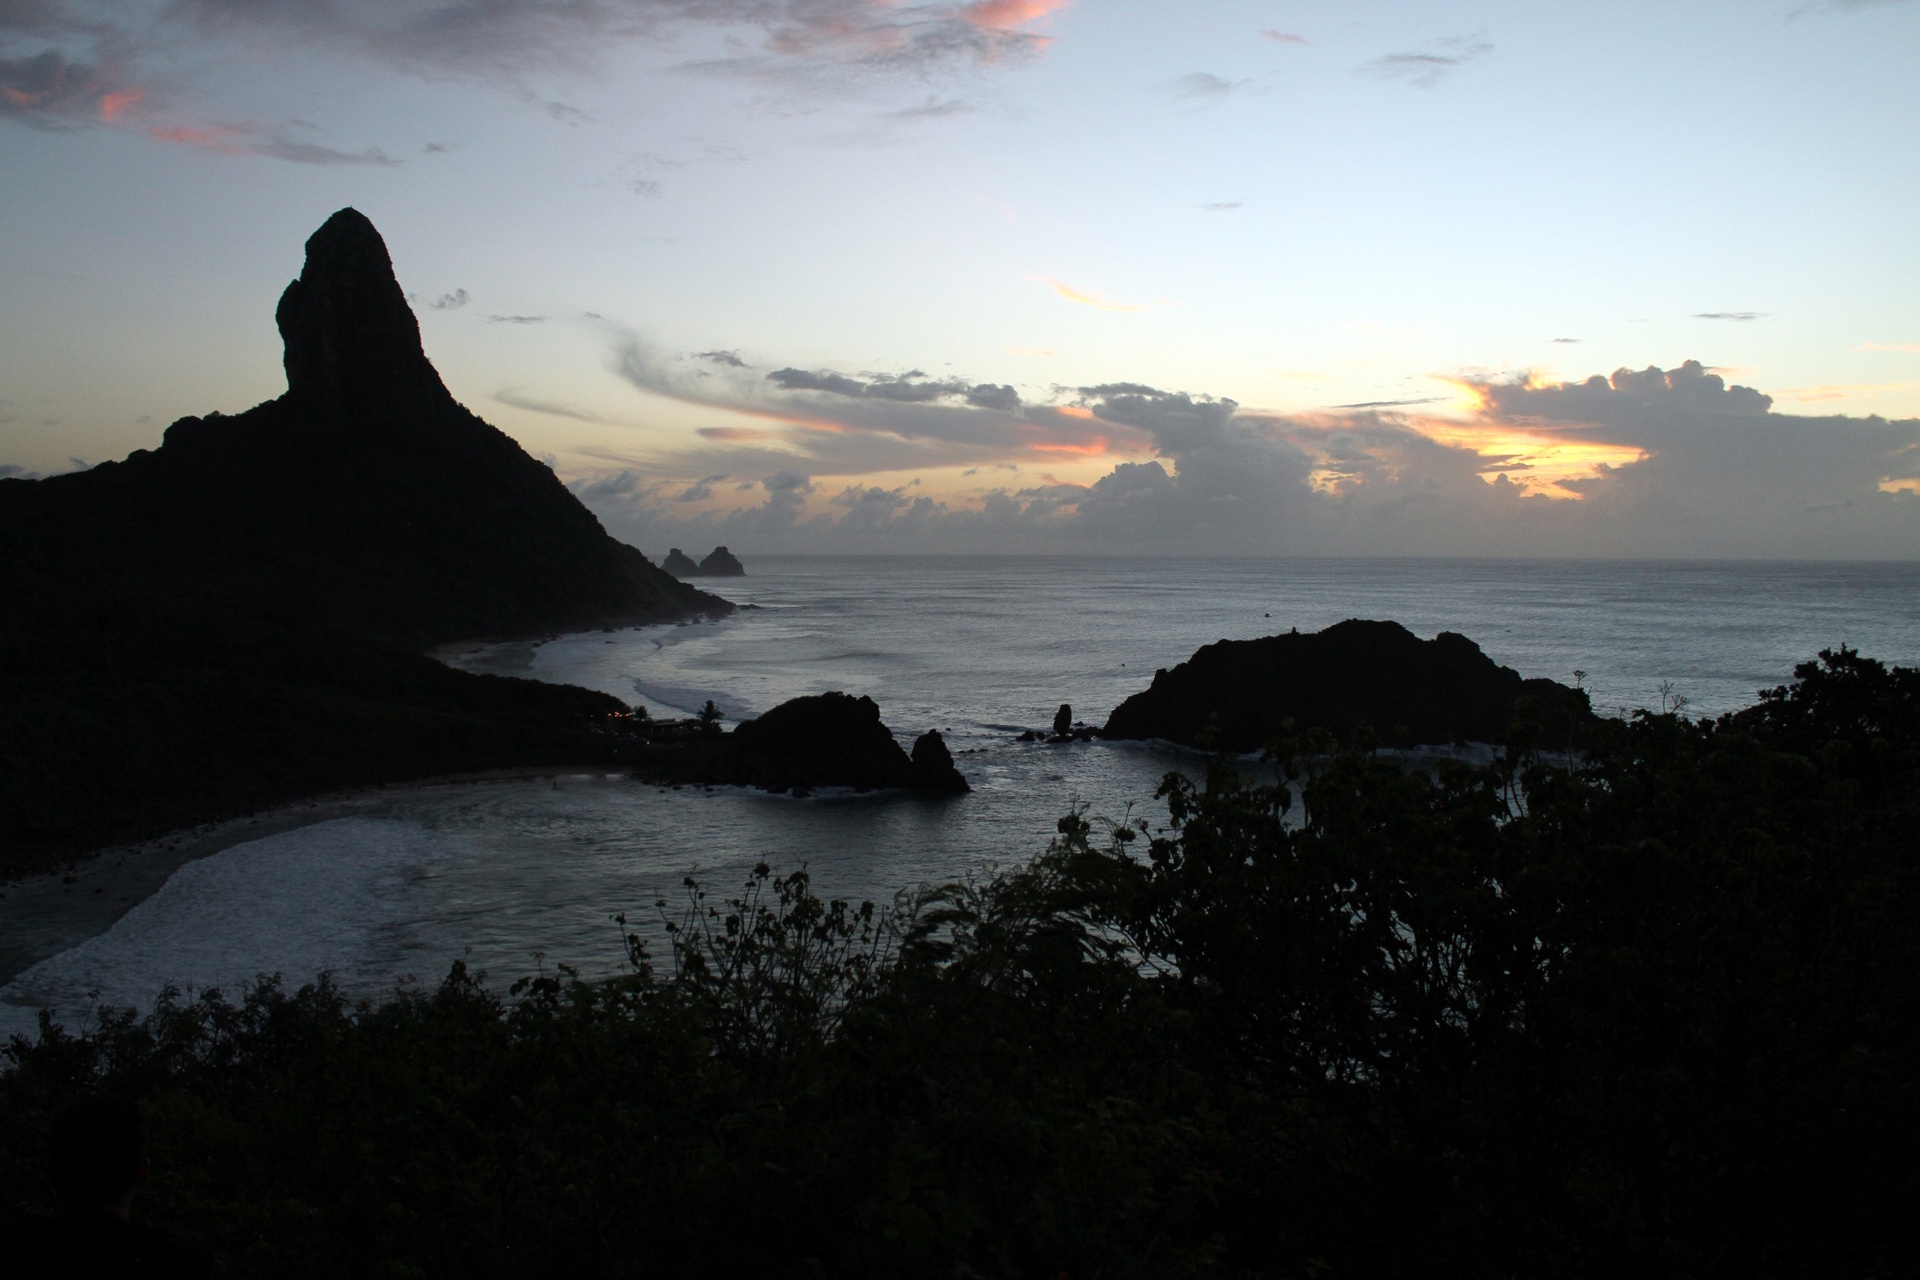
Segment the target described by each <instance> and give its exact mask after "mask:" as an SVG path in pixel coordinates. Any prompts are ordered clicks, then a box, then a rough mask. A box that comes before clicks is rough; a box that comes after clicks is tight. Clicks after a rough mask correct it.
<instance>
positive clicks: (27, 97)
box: [0, 21, 146, 129]
mask: <svg viewBox="0 0 1920 1280" xmlns="http://www.w3.org/2000/svg"><path fill="white" fill-rule="evenodd" d="M10 25H13V24H12V23H9V22H4V21H0V35H4V32H5V30H6V28H7V27H8V26H10ZM4 52H5V45H4V44H0V53H4ZM119 64H120V60H119V59H116V58H107V59H98V60H95V61H90V62H83V61H79V60H77V59H75V58H73V57H70V56H69V55H68V54H67V53H65V52H64V51H62V50H60V49H42V50H40V51H39V52H37V53H34V54H32V55H30V56H26V57H18V58H7V57H0V118H4V119H8V120H13V121H16V122H18V123H20V124H25V125H29V126H31V127H33V128H36V129H71V128H79V127H83V126H85V125H89V124H98V123H106V122H112V121H114V120H117V119H119V118H120V117H122V116H124V115H125V114H127V112H128V111H129V110H130V109H131V108H133V107H134V106H136V105H137V104H138V103H139V102H140V101H141V99H142V98H144V97H145V96H146V90H145V89H143V88H141V87H139V86H138V85H134V84H130V83H128V82H127V81H126V79H125V76H126V74H127V73H126V69H125V67H124V66H123V65H119Z"/></svg>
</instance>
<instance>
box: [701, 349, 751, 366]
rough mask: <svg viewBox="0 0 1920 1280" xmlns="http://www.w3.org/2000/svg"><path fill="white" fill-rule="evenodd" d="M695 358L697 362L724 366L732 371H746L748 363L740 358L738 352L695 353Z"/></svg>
mask: <svg viewBox="0 0 1920 1280" xmlns="http://www.w3.org/2000/svg"><path fill="white" fill-rule="evenodd" d="M693 358H694V359H695V360H705V361H708V362H709V363H712V364H724V365H726V366H727V367H728V368H732V369H744V368H746V367H747V362H746V361H745V360H742V359H741V358H740V353H739V352H738V351H696V352H694V353H693Z"/></svg>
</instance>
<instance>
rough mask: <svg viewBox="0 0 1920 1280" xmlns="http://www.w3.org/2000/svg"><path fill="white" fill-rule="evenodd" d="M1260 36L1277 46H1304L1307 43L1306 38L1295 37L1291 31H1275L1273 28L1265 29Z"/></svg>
mask: <svg viewBox="0 0 1920 1280" xmlns="http://www.w3.org/2000/svg"><path fill="white" fill-rule="evenodd" d="M1260 34H1261V35H1263V36H1265V37H1266V38H1267V39H1269V40H1271V41H1273V42H1274V43H1275V44H1294V45H1304V44H1306V43H1307V38H1306V37H1305V36H1297V35H1294V34H1293V33H1292V32H1291V31H1275V30H1274V29H1273V28H1272V27H1263V28H1262V29H1261V31H1260Z"/></svg>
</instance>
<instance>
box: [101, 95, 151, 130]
mask: <svg viewBox="0 0 1920 1280" xmlns="http://www.w3.org/2000/svg"><path fill="white" fill-rule="evenodd" d="M146 96H147V91H146V90H145V89H116V90H115V91H113V92H112V93H106V94H102V95H101V96H100V118H101V119H102V120H105V121H107V122H108V123H109V124H111V123H112V122H113V121H115V120H118V119H119V118H120V116H121V115H122V114H123V113H125V112H127V111H129V110H131V109H132V108H134V107H137V106H139V105H140V101H141V99H143V98H145V97H146Z"/></svg>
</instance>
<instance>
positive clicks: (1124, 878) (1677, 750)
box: [0, 650, 1920, 1277]
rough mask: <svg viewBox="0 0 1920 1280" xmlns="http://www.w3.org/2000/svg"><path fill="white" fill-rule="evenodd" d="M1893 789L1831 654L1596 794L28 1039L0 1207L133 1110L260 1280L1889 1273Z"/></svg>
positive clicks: (1912, 1074) (1876, 682) (711, 913)
mask: <svg viewBox="0 0 1920 1280" xmlns="http://www.w3.org/2000/svg"><path fill="white" fill-rule="evenodd" d="M1289 780H1291V782H1292V785H1288V784H1289ZM1916 784H1920V673H1915V672H1912V671H1906V670H1900V669H1894V670H1888V669H1885V668H1883V667H1882V666H1881V665H1880V664H1878V663H1875V662H1871V661H1868V660H1865V659H1862V658H1860V657H1858V656H1857V655H1855V654H1853V653H1851V652H1848V651H1845V650H1842V651H1840V652H1839V653H1832V654H1823V655H1822V660H1821V661H1820V662H1819V663H1815V664H1808V665H1806V666H1803V667H1802V668H1800V669H1799V671H1798V672H1797V679H1796V681H1795V683H1794V684H1792V685H1791V686H1787V687H1783V688H1782V689H1780V690H1777V691H1775V692H1774V693H1772V694H1770V695H1767V696H1766V697H1764V698H1763V699H1762V701H1761V702H1760V704H1759V705H1757V706H1755V707H1754V708H1751V709H1749V710H1748V711H1745V712H1742V713H1740V714H1739V715H1736V716H1732V717H1727V718H1723V719H1722V720H1720V721H1719V722H1718V723H1714V724H1709V723H1705V722H1688V721H1686V720H1683V719H1681V718H1678V717H1676V716H1672V715H1652V714H1646V713H1642V714H1640V715H1639V716H1637V717H1636V718H1635V719H1633V720H1632V721H1631V722H1614V723H1610V724H1609V725H1608V726H1606V727H1604V729H1603V731H1602V733H1601V734H1600V736H1599V737H1598V738H1597V739H1596V740H1595V741H1594V742H1593V744H1592V748H1591V750H1590V752H1589V753H1588V754H1587V755H1586V756H1585V757H1583V758H1581V759H1579V760H1567V759H1565V758H1563V757H1561V756H1558V755H1553V754H1545V753H1536V752H1534V751H1532V750H1530V748H1529V743H1528V741H1527V735H1526V732H1525V730H1524V728H1523V729H1522V730H1520V731H1519V732H1518V733H1517V734H1516V739H1515V741H1514V742H1513V743H1512V745H1511V746H1510V748H1509V750H1508V751H1507V753H1506V754H1505V755H1504V756H1503V757H1502V758H1501V759H1499V760H1497V761H1496V762H1495V763H1493V764H1491V765H1489V766H1487V767H1484V768H1470V767H1467V766H1465V765H1458V764H1449V765H1444V766H1442V767H1441V768H1440V769H1439V770H1438V771H1437V772H1436V773H1434V774H1432V775H1429V774H1426V773H1422V772H1406V771H1403V770H1402V769H1401V768H1399V767H1397V766H1396V765H1394V764H1393V763H1392V762H1390V761H1388V760H1385V759H1382V758H1380V757H1378V756H1376V755H1374V754H1373V753H1372V752H1371V751H1370V750H1368V749H1367V744H1366V742H1365V741H1364V740H1362V741H1358V742H1354V743H1350V744H1347V745H1346V746H1345V747H1343V748H1341V749H1339V750H1337V751H1336V750H1331V749H1330V748H1329V744H1326V743H1324V742H1320V743H1305V744H1302V743H1291V744H1278V746H1277V749H1276V751H1275V752H1274V753H1273V758H1272V761H1271V769H1270V770H1269V769H1266V768H1263V769H1262V770H1261V771H1260V776H1257V777H1242V776H1238V775H1236V773H1235V772H1234V771H1233V770H1232V769H1231V768H1230V767H1229V766H1228V765H1227V764H1226V763H1224V762H1221V763H1216V764H1215V765H1214V766H1213V767H1212V769H1211V770H1210V773H1209V777H1208V779H1207V781H1206V783H1205V784H1204V785H1194V784H1191V783H1189V782H1187V781H1186V780H1184V779H1181V778H1179V777H1177V776H1176V777H1170V778H1169V779H1168V781H1167V783H1166V784H1165V795H1166V798H1167V801H1168V804H1169V808H1170V810H1171V813H1172V817H1173V822H1174V825H1173V827H1172V828H1171V830H1170V831H1169V832H1168V833H1166V834H1164V835H1161V836H1159V837H1157V838H1156V837H1155V836H1153V835H1152V834H1150V833H1147V832H1144V831H1141V830H1139V829H1137V828H1133V827H1124V826H1111V827H1109V826H1104V825H1096V824H1092V823H1089V822H1088V821H1087V820H1086V819H1085V818H1084V817H1082V816H1079V815H1072V816H1069V817H1068V818H1066V819H1064V820H1063V821H1062V823H1061V828H1060V836H1059V838H1058V839H1057V840H1056V841H1055V843H1054V844H1053V846H1052V847H1051V848H1050V849H1049V850H1048V851H1047V852H1046V853H1045V854H1044V856H1042V857H1040V858H1039V859H1038V860H1037V861H1035V862H1034V863H1033V864H1032V865H1030V866H1028V867H1025V868H1024V869H1022V870H1019V871H1017V872H1015V873H1012V874H1008V875H1004V876H1001V877H998V878H995V879H993V880H990V881H987V882H984V883H980V884H972V885H954V886H947V887H945V888H941V889H937V890H928V891H923V892H922V893H920V894H919V895H917V896H916V897H913V898H911V899H904V900H902V902H901V903H900V904H899V905H898V906H897V907H896V909H895V910H894V911H893V912H891V913H887V912H876V911H875V910H874V909H873V908H872V907H871V906H861V907H858V908H856V907H852V906H850V905H849V904H846V903H841V902H825V901H822V900H820V899H819V898H817V897H815V896H814V895H813V894H812V893H811V892H810V890H809V888H808V884H807V881H806V878H805V876H804V874H795V875H791V876H787V877H775V876H774V875H773V874H772V873H771V872H769V871H768V870H766V869H765V868H762V869H761V870H760V871H759V872H757V873H756V875H755V876H754V877H753V879H752V880H751V881H750V882H749V884H748V885H747V887H746V889H745V890H744V892H743V893H742V894H740V895H739V896H738V897H736V898H734V899H732V900H729V901H727V902H726V903H725V904H723V905H716V904H713V903H711V902H710V901H709V900H708V899H706V898H705V897H702V896H699V894H698V890H697V889H690V893H691V894H692V895H693V896H692V897H691V898H690V902H691V904H692V908H691V910H689V911H687V912H686V913H685V914H684V915H677V914H676V916H675V917H674V926H673V929H672V931H671V932H670V935H669V945H668V946H667V947H666V948H665V950H666V952H667V954H664V955H663V956H662V957H661V964H660V968H659V971H658V972H656V971H655V968H654V965H653V963H652V961H651V960H650V958H649V956H648V955H647V949H646V947H645V946H644V945H643V944H642V943H641V942H640V940H639V938H638V936H637V935H636V936H634V937H631V938H630V941H629V946H630V951H631V957H632V959H633V961H634V967H633V971H632V973H631V974H630V976H627V977H624V978H621V979H617V980H614V981H609V982H597V983H593V982H585V981H581V980H578V979H576V978H574V977H572V976H571V975H569V974H566V973H564V972H563V973H562V974H561V975H559V976H558V977H546V978H541V979H537V980H534V981H530V982H522V983H520V984H518V985H516V986H515V987H514V988H512V989H511V991H510V992H509V993H507V994H505V995H504V996H503V995H502V994H500V993H496V992H492V991H489V990H488V989H487V988H486V987H485V986H484V985H482V984H481V983H480V982H479V981H477V980H476V979H475V978H474V977H473V976H472V975H470V974H468V973H467V972H466V971H465V970H464V969H462V968H460V967H458V966H456V967H455V968H454V970H453V972H452V974H451V975H450V976H449V977H448V979H447V980H446V982H445V983H443V984H442V985H441V986H440V987H439V989H438V990H436V991H434V992H432V993H431V994H423V995H416V996H403V997H400V998H396V999H393V1000H390V1001H388V1002H386V1003H383V1004H380V1005H378V1006H377V1007H376V1006H367V1005H358V1006H356V1005H352V1004H350V1003H349V1002H347V1001H346V1000H344V999H343V998H342V997H341V996H340V994H339V993H338V992H336V991H335V990H333V989H332V988H330V987H329V986H327V985H326V984H324V983H322V984H319V985H315V986H310V987H306V988H303V989H302V990H300V991H297V992H289V991H286V990H284V989H282V988H281V987H280V986H278V985H275V984H267V985H264V986H262V987H260V988H257V989H255V990H253V991H250V992H248V993H247V994H246V995H245V997H244V999H243V1000H241V1001H240V1002H239V1003H229V1002H227V1001H225V1000H222V999H220V998H218V997H215V996H208V997H206V998H203V999H201V1000H198V1001H196V1002H193V1003H178V1002H173V1003H168V1004H165V1005H163V1006H162V1007H161V1008H160V1009H159V1011H158V1012H156V1013H154V1014H153V1015H151V1016H149V1017H146V1018H144V1019H141V1018H135V1017H133V1016H132V1015H131V1014H124V1015H104V1016H103V1019H102V1021H101V1022H100V1024H99V1025H98V1026H97V1028H96V1029H94V1030H92V1031H90V1032H89V1033H87V1034H85V1035H81V1036H77V1037H76V1036H68V1035H66V1034H64V1033H61V1032H60V1031H58V1030H56V1029H53V1028H50V1027H47V1028H43V1030H42V1033H41V1035H40V1036H39V1038H38V1040H37V1041H36V1042H32V1043H29V1042H27V1041H25V1040H16V1041H15V1042H14V1044H13V1046H12V1048H11V1050H10V1051H9V1055H10V1066H9V1067H8V1069H7V1070H6V1072H5V1074H4V1075H0V1152H4V1153H5V1154H4V1155H3V1156H0V1195H4V1197H5V1199H6V1201H7V1202H10V1203H18V1202H24V1203H26V1204H28V1205H29V1206H32V1205H37V1204H42V1203H44V1201H43V1197H44V1188H43V1185H42V1183H41V1181H40V1172H39V1160H38V1151H39V1147H40V1143H41V1141H42V1137H43V1135H44V1133H45V1126H46V1124H47V1121H48V1117H49V1116H50V1115H51V1114H52V1113H53V1111H54V1110H56V1109H57V1108H58V1107H59V1106H60V1105H61V1104H62V1103H63V1101H64V1100H66V1099H68V1098H70V1097H72V1096H74V1095H75V1094H76V1093H77V1092H79V1091H82V1090H88V1089H99V1088H106V1089H111V1090H115V1091H120V1092H124V1093H128V1094H132V1095H135V1096H138V1097H140V1098H142V1099H144V1102H145V1106H146V1108H147V1111H148V1115H149V1117H150V1120H151V1123H152V1126H153V1130H154V1145H155V1164H156V1170H155V1175H156V1181H155V1185H154V1187H153V1189H152V1190H151V1191H150V1192H149V1193H148V1194H147V1195H146V1198H145V1199H144V1200H143V1201H142V1202H141V1206H140V1207H139V1208H137V1209H136V1213H138V1214H144V1215H145V1216H147V1217H148V1218H149V1219H151V1220H154V1221H158V1222H163V1223H166V1224H169V1225H174V1226H178V1227H181V1228H184V1229H187V1230H191V1231H195V1232H199V1233H201V1234H203V1235H205V1236H207V1237H208V1238H209V1239H210V1240H212V1241H213V1242H214V1244H215V1245H216V1247H217V1248H218V1249H219V1251H220V1252H221V1254H222V1256H223V1257H224V1258H225V1259H226V1260H227V1265H228V1266H229V1267H230V1269H231V1270H232V1271H233V1272H234V1273H236V1274H258V1273H266V1272H269V1271H271V1272H273V1273H275V1274H278V1275H281V1276H288V1277H292V1276H306V1275H349V1274H351V1275H363V1274H381V1275H521V1274H524V1275H558V1274H584V1275H684V1274H690V1273H693V1272H694V1271H696V1270H698V1271H703V1272H706V1273H709V1274H720V1275H726V1274H749V1273H759V1274H766V1275H794V1276H812V1275H888V1276H894V1275H906V1274H945V1275H961V1276H965V1275H990V1276H1014V1275H1026V1276H1047V1277H1052V1276H1061V1275H1067V1276H1179V1275H1188V1274H1193V1275H1273V1276H1283V1275H1284V1276H1293V1275H1299V1276H1307V1275H1353V1276H1399V1275H1422V1276H1426V1275H1438V1274H1451V1273H1460V1274H1476V1275H1501V1276H1549V1277H1551V1276H1611V1275H1623V1276H1624V1275H1634V1276H1663V1275H1674V1276H1709V1275H1728V1276H1788V1275H1834V1276H1875V1275H1892V1274H1895V1273H1896V1272H1898V1271H1903V1270H1904V1269H1905V1268H1906V1267H1907V1266H1908V1265H1910V1260H1911V1259H1912V1258H1913V1257H1914V1256H1916V1251H1915V1246H1916V1244H1920V1241H1916V1239H1915V1238H1914V1235H1915V1227H1914V1225H1913V1223H1914V1221H1915V1220H1916V1219H1917V1218H1920V1215H1915V1214H1913V1213H1912V1207H1913V1205H1914V1204H1915V1203H1916V1194H1917V1193H1920V1176H1917V1175H1916V1172H1915V1167H1916V1166H1915V1162H1914V1159H1913V1153H1914V1152H1915V1150H1916V1149H1920V1043H1917V1042H1920V1007H1916V997H1917V996H1920V860H1917V859H1916V854H1917V853H1920V850H1917V849H1916V842H1917V840H1920V837H1916V834H1915V833H1916V830H1917V829H1920V828H1916V818H1920V812H1916V809H1917V808H1920V785H1916ZM749 1269H751V1272H750V1270H749Z"/></svg>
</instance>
